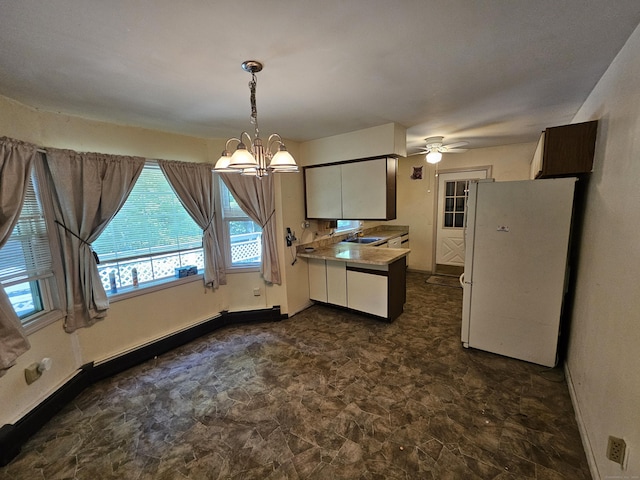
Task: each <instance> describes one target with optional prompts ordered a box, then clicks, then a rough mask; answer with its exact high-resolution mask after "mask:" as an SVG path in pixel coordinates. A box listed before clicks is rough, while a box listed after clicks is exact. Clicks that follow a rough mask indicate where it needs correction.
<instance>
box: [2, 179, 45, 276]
mask: <svg viewBox="0 0 640 480" xmlns="http://www.w3.org/2000/svg"><path fill="white" fill-rule="evenodd" d="M37 187H38V184H37V180H36V178H35V175H34V173H33V171H32V173H31V176H30V177H29V182H28V184H27V189H26V193H25V199H24V205H23V207H22V211H21V213H20V218H19V220H18V223H17V224H16V226H15V227H14V228H13V232H12V233H11V237H9V240H8V242H7V243H6V244H5V245H4V247H2V249H0V282H1V283H2V284H3V285H5V286H9V285H15V284H18V283H22V282H25V281H32V280H38V279H41V278H45V277H50V276H52V275H53V272H52V268H51V250H50V248H49V241H48V238H47V226H46V223H45V220H44V215H43V210H42V206H41V204H40V201H39V199H38V189H37Z"/></svg>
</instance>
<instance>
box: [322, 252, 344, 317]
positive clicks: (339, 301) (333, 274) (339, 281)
mask: <svg viewBox="0 0 640 480" xmlns="http://www.w3.org/2000/svg"><path fill="white" fill-rule="evenodd" d="M325 261H326V262H327V303H331V304H333V305H339V306H341V307H346V306H347V264H346V263H345V262H340V261H338V260H325Z"/></svg>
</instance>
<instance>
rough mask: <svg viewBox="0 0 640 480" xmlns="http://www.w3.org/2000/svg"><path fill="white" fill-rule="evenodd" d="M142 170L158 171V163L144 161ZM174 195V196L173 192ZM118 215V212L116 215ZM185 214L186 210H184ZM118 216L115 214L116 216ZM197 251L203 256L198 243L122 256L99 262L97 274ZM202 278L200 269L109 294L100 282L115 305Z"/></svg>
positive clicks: (120, 289)
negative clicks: (133, 263) (188, 273)
mask: <svg viewBox="0 0 640 480" xmlns="http://www.w3.org/2000/svg"><path fill="white" fill-rule="evenodd" d="M143 168H152V169H158V170H160V167H159V165H158V162H157V161H155V160H151V159H147V160H146V161H145V165H144V167H143ZM160 171H161V170H160ZM162 176H163V178H164V180H165V181H166V182H167V184H168V185H169V187H170V188H171V190H172V191H173V188H172V187H171V184H170V183H169V181H168V180H167V179H166V177H164V174H163V175H162ZM138 180H139V179H138ZM134 188H135V187H134ZM174 195H176V194H175V192H174ZM176 198H178V197H177V195H176ZM128 200H129V199H127V201H128ZM178 201H179V198H178ZM125 203H126V202H125ZM183 208H184V207H183ZM119 213H120V212H118V214H119ZM185 213H186V210H185ZM118 214H116V216H117V215H118ZM187 215H188V213H187ZM114 218H115V217H114ZM192 221H193V220H192ZM194 224H195V225H196V226H197V224H196V223H195V222H194ZM197 227H198V229H199V230H200V232H202V229H201V228H200V227H199V226H197ZM107 228H108V227H107ZM103 233H104V232H103ZM201 236H202V233H201ZM198 250H199V251H200V252H202V253H201V254H202V255H204V253H203V246H202V243H200V247H192V248H184V249H176V250H172V251H168V250H167V251H158V252H153V253H148V254H140V253H138V254H135V255H131V256H128V257H125V256H123V257H119V258H115V259H114V260H109V261H104V262H101V263H100V264H99V265H98V272H100V271H102V270H104V269H105V268H115V269H120V268H124V267H120V265H119V264H126V263H132V262H135V260H140V259H149V261H151V262H153V259H154V258H155V257H161V256H163V255H170V254H178V255H179V254H181V253H183V252H192V251H198ZM96 253H97V254H98V255H100V252H96ZM112 264H113V265H112ZM202 278H203V269H202V268H198V273H197V274H196V275H189V276H187V277H182V278H177V277H162V278H154V279H152V280H147V281H143V282H140V283H139V284H138V286H137V287H136V286H133V285H129V284H127V285H125V286H122V285H120V286H119V287H118V289H117V292H111V290H110V288H108V287H107V286H106V285H105V283H104V282H102V285H103V287H105V292H106V294H107V297H108V298H109V301H110V302H112V303H116V302H118V301H121V300H125V299H127V298H133V297H137V296H139V295H145V294H147V293H152V292H156V291H159V290H164V289H167V288H172V287H174V286H178V285H182V284H185V283H191V282H194V281H198V280H200V281H201V280H202Z"/></svg>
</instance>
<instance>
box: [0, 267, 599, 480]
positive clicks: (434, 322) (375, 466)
mask: <svg viewBox="0 0 640 480" xmlns="http://www.w3.org/2000/svg"><path fill="white" fill-rule="evenodd" d="M426 279H427V276H426V275H423V274H419V273H410V274H409V276H408V286H407V289H408V291H407V304H406V305H405V313H404V314H403V315H402V316H400V317H399V318H398V319H397V320H396V321H395V322H394V323H392V324H387V323H383V322H380V321H377V320H375V319H371V318H367V317H364V316H360V315H357V314H353V313H349V312H345V311H341V310H336V309H333V308H329V307H325V306H318V305H316V306H313V307H311V308H309V309H307V310H305V311H304V312H302V313H299V314H298V315H296V316H294V317H292V318H290V319H288V320H284V321H281V322H276V323H265V324H250V325H242V326H232V327H227V328H224V329H222V330H218V331H217V332H214V333H212V334H210V335H208V336H206V337H203V338H201V339H199V340H198V341H195V342H193V343H190V344H188V345H185V346H183V347H181V348H178V349H176V350H174V351H172V352H170V353H168V354H166V355H163V356H161V357H159V358H157V359H155V360H153V361H149V362H147V363H144V364H142V365H139V366H137V367H135V368H133V369H130V370H128V371H126V372H123V373H121V374H119V375H116V376H114V377H113V378H110V379H108V380H105V381H102V382H100V383H98V384H96V385H94V386H92V387H91V388H89V389H87V390H85V391H84V392H83V393H82V394H81V395H79V396H78V397H77V398H76V400H75V401H74V402H73V403H72V404H70V405H68V406H67V407H66V408H65V409H64V410H63V411H62V412H61V413H60V414H58V415H57V416H56V417H55V418H54V419H53V420H51V421H50V422H49V423H48V424H47V425H45V426H44V427H43V428H42V429H41V430H40V431H39V432H38V433H37V434H36V435H35V436H34V437H33V438H32V439H31V440H30V441H29V442H28V443H27V444H26V445H25V446H24V448H23V450H22V453H21V454H20V455H19V456H18V457H17V458H16V459H15V460H14V461H13V462H12V463H10V464H9V465H8V466H6V467H4V468H0V479H2V480H8V479H12V480H18V479H25V480H26V479H28V480H33V479H47V480H48V479H91V480H98V479H100V480H101V479H112V478H113V479H116V478H117V479H126V480H129V479H140V480H143V479H144V480H147V479H154V480H155V479H171V480H175V479H385V480H387V479H426V480H429V479H437V480H440V479H465V480H467V479H501V480H506V479H514V480H515V479H538V480H555V479H571V480H579V479H588V478H591V477H590V475H589V471H588V467H587V463H586V459H585V455H584V452H583V449H582V445H581V441H580V437H579V434H578V429H577V426H576V422H575V418H574V412H573V408H572V406H571V401H570V398H569V394H568V390H567V385H566V382H565V381H564V378H563V376H562V370H561V369H554V370H548V369H545V368H544V367H539V366H536V365H532V364H528V363H524V362H520V361H517V360H512V359H507V358H503V357H499V356H496V355H492V354H489V353H485V352H481V351H475V350H466V349H463V348H462V347H461V344H460V340H459V335H460V315H461V299H462V290H461V289H459V288H452V287H447V286H440V285H432V284H428V283H426Z"/></svg>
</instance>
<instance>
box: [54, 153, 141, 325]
mask: <svg viewBox="0 0 640 480" xmlns="http://www.w3.org/2000/svg"><path fill="white" fill-rule="evenodd" d="M46 159H47V171H48V176H49V181H50V184H51V190H52V195H53V197H54V198H53V206H54V211H55V217H56V223H57V224H58V227H59V228H58V234H59V236H60V244H61V250H62V252H61V253H62V262H63V266H64V277H65V294H66V313H67V316H66V319H65V325H64V328H65V331H67V332H69V333H70V332H73V331H75V330H77V329H78V328H81V327H88V326H90V325H93V324H94V323H95V322H96V321H98V320H100V319H102V318H104V317H105V316H106V314H107V310H108V308H109V299H108V298H107V294H106V292H105V290H104V287H103V286H102V282H101V281H100V276H99V274H98V267H97V264H96V258H95V257H94V254H93V250H92V249H91V242H93V241H94V240H95V239H96V238H98V237H99V236H100V234H101V233H102V232H103V230H104V229H105V228H106V226H107V225H108V224H109V222H110V221H111V220H112V219H113V217H114V216H115V215H116V213H118V211H119V210H120V208H121V207H122V205H124V202H125V201H126V200H127V197H128V196H129V193H131V190H132V189H133V186H134V185H135V182H136V180H137V179H138V177H139V176H140V173H141V172H142V168H143V167H144V162H145V159H144V158H141V157H130V156H118V155H105V154H99V153H78V152H74V151H71V150H56V149H47V154H46Z"/></svg>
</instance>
